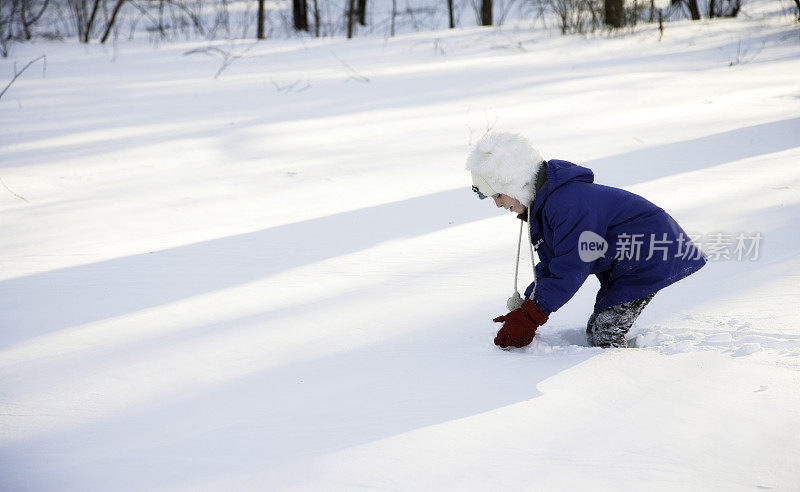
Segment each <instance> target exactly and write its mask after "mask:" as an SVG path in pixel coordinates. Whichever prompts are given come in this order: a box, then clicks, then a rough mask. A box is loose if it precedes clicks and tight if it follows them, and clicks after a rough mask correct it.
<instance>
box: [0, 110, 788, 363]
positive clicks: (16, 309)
mask: <svg viewBox="0 0 800 492" xmlns="http://www.w3.org/2000/svg"><path fill="white" fill-rule="evenodd" d="M798 134H800V118H792V119H787V120H781V121H777V122H772V123H765V124H761V125H754V126H751V127H747V128H740V129H737V130H732V131H729V132H723V133H719V134H714V135H709V136H705V137H700V138H697V139H693V140H689V141H684V142H676V143H672V144H666V145H662V146H658V147H651V148H647V149H641V150H637V151H634V152H629V153H626V154H621V155H616V156H611V157H607V158H603V159H599V160H595V161H590V162H588V163H587V165H588V166H589V167H591V168H592V169H594V170H595V172H596V174H597V175H598V179H597V181H598V182H601V183H606V184H612V185H616V186H627V185H632V184H635V183H639V182H646V181H650V180H653V179H658V178H661V177H665V176H668V175H672V174H677V173H681V172H687V171H692V170H697V169H698V168H702V167H711V166H714V165H718V164H721V163H725V162H730V161H733V160H738V159H743V158H746V157H752V156H756V155H761V154H769V153H773V152H779V151H781V150H786V149H789V148H793V147H796V146H797V140H796V138H795V136H796V135H798ZM698 162H701V163H702V164H701V165H698ZM606 173H608V174H610V175H612V176H615V177H617V178H616V179H603V176H604V174H606ZM620 176H623V177H622V178H619V177H620ZM495 215H496V212H495V211H493V209H492V207H488V206H486V204H485V203H482V202H479V201H477V200H474V199H473V197H472V196H470V193H469V192H468V191H466V189H454V190H447V191H442V192H439V193H434V194H430V195H425V196H422V197H417V198H411V199H407V200H402V201H398V202H392V203H388V204H384V205H378V206H375V207H369V208H365V209H360V210H354V211H349V212H343V213H339V214H334V215H330V216H326V217H321V218H318V219H311V220H307V221H302V222H297V223H293V224H288V225H283V226H278V227H274V228H269V229H265V230H262V231H257V232H252V233H247V234H240V235H235V236H229V237H225V238H220V239H214V240H210V241H204V242H200V243H196V244H191V245H187V246H182V247H177V248H171V249H167V250H163V251H157V252H153V253H149V254H140V255H133V256H128V257H124V258H119V259H114V260H108V261H102V262H98V263H92V264H88V265H80V266H75V267H69V268H64V269H59V270H54V271H49V272H44V273H39V274H34V275H29V276H26V277H20V278H14V279H10V280H5V281H2V282H0V325H1V326H3V328H4V329H3V332H2V334H1V335H0V344H2V346H6V347H7V346H10V345H13V344H16V343H19V342H20V341H23V340H26V339H30V338H33V337H36V336H38V335H41V334H44V333H50V332H54V331H58V330H61V329H64V328H69V327H72V326H76V325H81V324H84V323H89V322H94V321H99V320H102V319H106V318H110V317H114V316H120V315H124V314H127V313H132V312H135V311H139V310H142V309H146V308H150V307H154V306H158V305H161V304H165V303H168V302H172V301H177V300H180V299H185V298H187V297H190V296H194V295H198V294H203V293H207V292H211V291H214V290H218V289H223V288H227V287H232V286H236V285H241V284H244V283H247V282H250V281H254V280H257V279H261V278H264V277H268V276H270V275H273V274H275V273H278V272H282V271H285V270H288V269H291V268H295V267H299V266H303V265H307V264H310V263H314V262H317V261H321V260H325V259H329V258H334V257H338V256H341V255H345V254H349V253H352V252H355V251H360V250H363V249H367V248H369V247H371V246H375V245H377V244H379V243H382V242H385V241H390V240H394V239H401V238H407V237H414V236H419V235H422V234H426V233H430V232H434V231H437V230H440V229H444V228H446V227H449V226H450V225H454V224H463V223H468V222H473V221H477V220H482V219H486V218H490V217H494V216H495ZM32 304H35V305H36V306H40V308H38V309H32V308H31V305H32Z"/></svg>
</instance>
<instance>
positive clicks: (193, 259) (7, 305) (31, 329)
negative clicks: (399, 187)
mask: <svg viewBox="0 0 800 492" xmlns="http://www.w3.org/2000/svg"><path fill="white" fill-rule="evenodd" d="M470 195H471V193H470V191H469V189H468V188H466V187H465V188H462V189H454V190H448V191H442V192H439V193H433V194H430V195H425V196H421V197H416V198H410V199H407V200H401V201H397V202H392V203H387V204H383V205H378V206H374V207H368V208H364V209H359V210H353V211H349V212H343V213H338V214H333V215H329V216H325V217H321V218H317V219H310V220H306V221H302V222H296V223H292V224H287V225H282V226H277V227H273V228H269V229H265V230H261V231H256V232H251V233H246V234H239V235H234V236H229V237H224V238H220V239H213V240H210V241H204V242H199V243H195V244H191V245H187V246H180V247H176V248H170V249H166V250H162V251H155V252H152V253H148V254H138V255H133V256H127V257H123V258H118V259H113V260H107V261H101V262H97V263H91V264H87V265H79V266H74V267H68V268H63V269H59V270H53V271H48V272H43V273H38V274H34V275H29V276H25V277H19V278H13V279H9V280H5V281H2V282H0V326H2V327H3V330H2V333H1V334H0V344H2V346H4V347H8V346H10V345H14V344H16V343H19V342H21V341H23V340H26V339H30V338H34V337H36V336H38V335H42V334H45V333H50V332H55V331H58V330H61V329H64V328H69V327H73V326H77V325H81V324H84V323H90V322H94V321H99V320H103V319H106V318H111V317H115V316H121V315H124V314H128V313H132V312H136V311H139V310H142V309H146V308H150V307H154V306H159V305H162V304H166V303H169V302H172V301H178V300H180V299H185V298H187V297H191V296H194V295H198V294H203V293H207V292H211V291H215V290H218V289H224V288H227V287H232V286H236V285H241V284H244V283H247V282H251V281H254V280H257V279H261V278H265V277H268V276H270V275H274V274H276V273H279V272H282V271H286V270H289V269H291V268H296V267H300V266H304V265H308V264H311V263H314V262H317V261H322V260H325V259H329V258H334V257H338V256H342V255H346V254H349V253H353V252H356V251H360V250H364V249H367V248H370V247H372V246H375V245H377V244H380V243H382V242H385V241H391V240H395V239H402V238H409V237H414V236H419V235H422V234H427V233H430V232H434V231H437V230H440V229H444V228H447V227H451V226H453V225H456V224H463V223H467V222H472V221H478V220H482V219H486V218H491V217H494V216H496V214H497V213H496V211H493V210H492V208H491V207H487V206H485V203H481V202H479V201H478V200H474V199H473V197H472V196H470ZM34 306H36V307H34Z"/></svg>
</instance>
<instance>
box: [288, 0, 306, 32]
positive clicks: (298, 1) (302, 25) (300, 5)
mask: <svg viewBox="0 0 800 492" xmlns="http://www.w3.org/2000/svg"><path fill="white" fill-rule="evenodd" d="M292 17H293V19H294V28H295V30H297V31H308V7H307V5H306V0H292Z"/></svg>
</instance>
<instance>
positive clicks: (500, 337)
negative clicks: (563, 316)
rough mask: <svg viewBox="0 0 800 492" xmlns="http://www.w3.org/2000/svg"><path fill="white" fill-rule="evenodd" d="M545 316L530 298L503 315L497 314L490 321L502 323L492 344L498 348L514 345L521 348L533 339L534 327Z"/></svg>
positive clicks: (544, 319)
mask: <svg viewBox="0 0 800 492" xmlns="http://www.w3.org/2000/svg"><path fill="white" fill-rule="evenodd" d="M547 319H548V318H547V316H546V315H545V314H544V313H543V312H542V311H541V310H540V309H539V308H538V307H537V306H536V303H534V302H533V301H531V300H527V301H525V302H523V303H522V307H519V308H517V309H515V310H513V311H511V312H510V313H508V314H506V315H505V316H498V317H496V318H495V319H493V320H492V321H494V322H495V323H503V327H502V328H500V331H498V332H497V336H496V337H495V338H494V344H495V345H498V346H499V347H500V348H507V347H509V346H512V345H513V346H514V347H518V348H522V347H524V346H526V345H528V344H529V343H531V342H532V341H533V336H534V335H536V328H539V327H540V326H542V325H543V324H545V322H546V321H547Z"/></svg>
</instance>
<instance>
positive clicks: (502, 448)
mask: <svg viewBox="0 0 800 492" xmlns="http://www.w3.org/2000/svg"><path fill="white" fill-rule="evenodd" d="M764 5H767V6H772V7H775V8H777V9H779V8H780V4H776V3H768V4H758V6H759V8H760V9H761V10H759V9H757V8H755V7H753V8H752V9H750V10H747V9H746V10H745V14H749V15H742V16H741V18H739V19H720V20H715V21H713V22H708V21H701V22H699V23H691V22H689V21H686V22H678V23H672V24H669V25H668V26H667V30H666V32H665V33H664V37H663V39H662V40H661V41H659V34H658V31H657V30H656V29H655V28H651V27H640V28H638V29H637V32H636V33H634V34H628V35H625V36H607V35H598V36H596V37H586V38H584V37H562V36H560V35H559V34H558V33H557V32H549V31H543V30H541V29H536V30H529V29H522V28H518V29H512V28H504V29H503V30H496V29H487V28H474V29H467V30H460V31H453V32H448V31H438V32H433V33H418V34H407V35H402V36H398V37H396V38H392V39H374V38H365V39H357V40H352V41H346V40H341V39H321V40H313V39H293V40H286V41H269V42H262V43H257V44H256V43H253V42H250V41H240V42H218V43H216V44H215V45H214V46H216V47H218V48H220V49H222V50H226V51H229V52H231V53H232V54H235V55H237V56H240V57H239V58H236V59H235V60H234V61H233V62H232V63H231V64H230V66H228V67H227V69H226V70H224V71H223V72H222V73H221V75H220V76H219V77H218V78H216V79H215V78H214V75H215V73H217V71H218V69H219V68H220V64H221V62H222V59H221V58H220V57H219V56H216V55H215V54H214V53H211V54H207V55H206V54H202V53H195V54H188V55H187V54H186V53H187V52H188V51H190V50H193V49H198V48H204V47H206V46H208V45H207V44H205V43H185V44H170V45H161V46H160V47H158V48H155V47H153V46H150V45H148V44H146V43H137V42H134V43H121V44H118V45H115V46H107V47H101V46H94V45H93V46H78V45H76V44H68V43H44V42H36V43H28V44H24V45H20V46H18V47H17V48H16V49H15V51H14V52H13V53H12V58H9V59H6V60H2V61H0V76H2V79H3V80H8V79H10V77H11V75H12V74H13V69H14V66H13V64H14V63H15V62H16V63H17V65H18V67H20V66H21V65H22V64H23V63H25V62H27V61H29V60H31V59H33V58H35V57H36V56H39V55H41V54H46V55H47V67H46V71H45V72H44V74H43V71H42V65H41V64H40V62H37V64H35V65H33V66H32V67H31V68H30V69H29V70H28V71H27V72H25V73H24V74H23V75H22V76H21V77H20V78H19V79H18V80H17V81H16V82H15V83H14V84H13V85H12V86H11V88H10V89H9V91H8V92H7V93H6V94H5V96H3V98H2V99H0V178H1V179H2V180H3V186H2V187H0V218H1V219H0V231H2V236H0V237H1V238H2V239H1V240H0V490H4V491H6V490H9V491H11V490H14V491H16V490H54V491H56V490H57V491H63V490H81V491H91V490H98V491H106V490H267V489H268V490H361V489H385V490H726V491H730V490H769V489H772V490H784V491H785V490H800V486H799V485H798V484H800V372H798V371H799V370H800V327H799V326H798V325H799V324H800V323H799V321H800V316H798V299H800V282H799V280H800V233H798V224H800V166H798V162H800V49H799V48H800V33H799V32H798V28H797V24H791V22H790V19H789V17H781V16H770V15H766V14H764V15H761V14H760V13H759V12H762V11H769V10H770V9H769V8H767V7H764ZM773 10H774V9H773ZM279 88H280V90H279ZM487 128H494V129H502V130H511V131H518V132H521V133H523V134H525V135H526V136H528V137H529V138H530V139H531V140H532V141H533V142H534V144H535V145H536V146H537V147H538V148H540V149H541V150H542V152H543V154H544V155H545V156H546V157H547V158H561V159H566V160H571V161H573V162H578V163H581V164H584V165H586V166H588V167H590V168H591V169H593V170H594V172H595V175H596V181H597V182H599V183H603V184H608V185H612V186H619V187H623V188H625V189H628V190H631V191H633V192H636V193H639V194H641V195H643V196H645V197H646V198H648V199H650V200H651V201H653V202H655V203H657V204H658V205H659V206H661V207H663V208H664V209H666V210H667V211H668V212H669V213H670V214H671V215H673V216H674V217H675V218H676V219H677V220H678V222H679V223H681V225H682V226H683V227H684V228H685V229H686V230H688V231H694V232H699V233H703V234H711V233H715V232H726V233H729V234H736V233H739V232H747V233H755V232H760V233H761V234H762V235H763V237H764V239H763V241H762V243H761V248H760V251H759V256H758V258H757V259H756V260H755V261H751V260H749V259H745V260H743V261H738V260H735V259H734V260H730V261H714V262H711V263H710V264H709V265H708V266H707V267H705V268H704V269H703V270H701V271H700V272H699V273H697V274H695V275H693V276H691V277H689V278H688V279H685V280H683V281H681V282H679V283H678V284H676V285H674V286H671V287H669V288H667V289H664V290H663V291H662V292H660V293H659V294H658V295H657V296H656V297H655V299H654V300H653V302H652V303H651V304H650V306H648V307H647V308H646V309H645V311H644V313H643V314H642V316H641V318H640V319H639V321H638V322H637V324H636V325H635V327H634V329H633V331H632V333H631V337H632V338H633V341H634V343H635V345H636V346H637V348H631V349H612V350H601V349H597V348H591V347H587V346H586V341H585V339H584V335H583V331H584V328H585V322H586V319H587V318H588V316H589V314H590V313H591V309H592V304H593V300H594V294H595V291H596V289H597V282H596V280H594V279H590V280H588V281H587V282H586V284H585V285H584V287H583V288H582V289H581V290H580V291H579V292H578V294H577V295H576V296H575V297H574V298H573V299H572V300H571V301H570V302H569V303H568V304H567V305H565V306H564V307H563V308H562V309H560V310H559V311H558V312H556V313H554V314H553V315H552V316H551V319H550V321H549V322H548V323H547V324H546V325H544V326H543V327H542V328H540V330H539V332H538V333H537V335H536V338H535V340H534V343H533V344H532V345H531V346H529V347H528V348H526V349H521V350H513V351H508V352H506V351H501V350H498V349H497V348H496V347H494V345H493V344H492V338H493V336H494V334H495V331H496V329H497V326H495V325H494V324H493V323H492V322H491V318H492V317H494V316H497V315H499V314H503V313H504V312H505V307H504V304H505V299H506V298H507V297H508V295H509V294H511V291H512V280H513V271H514V270H513V269H514V255H515V251H516V239H517V221H516V219H515V218H514V217H513V216H512V215H511V214H504V213H501V211H499V210H497V209H496V208H495V207H494V206H493V204H491V203H490V201H479V200H477V199H476V198H475V196H474V194H473V193H472V192H471V191H470V189H469V183H470V181H469V175H468V173H466V172H465V171H464V169H463V166H464V160H465V158H466V155H467V152H468V150H469V148H470V144H471V143H474V142H475V141H476V140H477V138H479V137H480V136H481V135H482V134H483V133H484V132H485V131H486V129H487ZM23 198H24V200H23ZM523 249H524V248H523ZM527 261H528V260H527V259H526V258H525V257H523V262H522V264H523V266H527V267H526V268H523V269H522V274H523V275H522V276H523V279H524V280H523V281H521V284H525V283H527V282H529V281H530V268H529V263H527ZM521 287H524V285H521Z"/></svg>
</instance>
